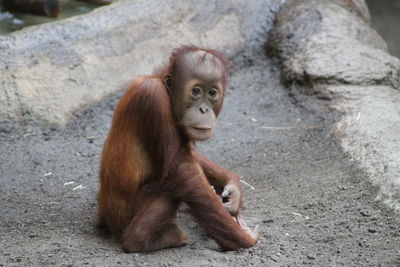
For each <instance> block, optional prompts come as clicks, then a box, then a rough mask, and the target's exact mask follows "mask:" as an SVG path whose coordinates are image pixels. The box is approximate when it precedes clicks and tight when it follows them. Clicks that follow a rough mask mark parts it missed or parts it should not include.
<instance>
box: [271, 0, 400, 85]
mask: <svg viewBox="0 0 400 267" xmlns="http://www.w3.org/2000/svg"><path fill="white" fill-rule="evenodd" d="M336 2H352V1H319V0H318V1H317V0H310V1H303V0H300V1H293V2H291V3H288V4H286V5H284V7H283V8H282V10H281V11H280V12H279V14H278V16H277V22H276V28H275V29H274V30H273V31H272V33H271V34H272V38H271V42H270V46H271V47H272V50H273V51H274V52H275V53H276V54H278V55H279V57H280V59H281V61H282V66H283V75H284V76H285V78H286V79H287V80H296V81H302V82H307V81H308V80H310V79H311V80H313V81H322V82H325V83H345V84H363V85H369V84H384V85H388V86H391V87H394V88H399V87H400V76H399V74H400V61H399V59H398V58H395V57H392V56H390V55H389V54H388V53H387V45H386V43H385V42H384V40H383V39H382V38H381V37H380V36H379V35H378V33H377V32H376V31H375V30H373V29H372V28H371V27H370V25H369V23H368V22H367V21H366V20H365V19H361V18H360V16H359V15H358V13H357V12H356V13H355V12H354V11H353V10H354V7H352V8H351V9H349V8H346V7H345V6H343V5H339V4H337V3H336ZM358 2H360V1H358ZM362 2H363V1H362ZM359 5H360V6H361V3H359ZM364 6H365V4H364ZM356 10H358V9H356Z"/></svg>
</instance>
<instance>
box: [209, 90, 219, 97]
mask: <svg viewBox="0 0 400 267" xmlns="http://www.w3.org/2000/svg"><path fill="white" fill-rule="evenodd" d="M208 94H209V95H210V96H216V95H217V90H215V89H212V90H210V91H209V92H208Z"/></svg>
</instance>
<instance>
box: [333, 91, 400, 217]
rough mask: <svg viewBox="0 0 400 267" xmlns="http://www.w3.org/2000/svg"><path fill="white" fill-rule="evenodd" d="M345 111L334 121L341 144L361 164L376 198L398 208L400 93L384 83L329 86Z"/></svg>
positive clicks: (399, 209)
mask: <svg viewBox="0 0 400 267" xmlns="http://www.w3.org/2000/svg"><path fill="white" fill-rule="evenodd" d="M329 90H330V91H332V92H334V93H336V94H337V95H339V96H340V99H339V100H338V102H337V104H336V107H337V109H338V110H340V111H344V112H345V113H346V116H343V117H342V118H341V119H340V121H339V122H337V123H336V127H337V133H338V135H339V136H341V135H343V136H341V138H340V144H341V146H342V147H343V149H344V151H346V152H348V153H349V154H350V155H351V156H352V158H353V159H354V160H356V161H357V162H360V163H361V166H362V168H363V169H364V170H366V171H367V172H368V173H369V175H370V177H371V179H372V181H373V182H374V184H375V185H377V186H379V187H380V188H381V192H380V194H378V196H377V199H378V200H382V201H383V202H384V203H386V204H387V205H389V206H390V207H392V208H394V209H396V210H398V211H400V93H399V92H398V91H396V90H393V88H390V87H386V86H330V87H329Z"/></svg>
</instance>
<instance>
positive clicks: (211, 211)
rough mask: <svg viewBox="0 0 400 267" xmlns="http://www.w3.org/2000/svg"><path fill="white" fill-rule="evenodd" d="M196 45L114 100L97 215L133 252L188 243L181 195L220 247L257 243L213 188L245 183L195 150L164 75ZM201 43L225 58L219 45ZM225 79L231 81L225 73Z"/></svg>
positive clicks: (168, 73) (222, 58)
mask: <svg viewBox="0 0 400 267" xmlns="http://www.w3.org/2000/svg"><path fill="white" fill-rule="evenodd" d="M197 50H199V48H196V47H183V48H180V49H176V50H175V51H174V52H173V53H172V55H171V59H170V64H169V65H168V66H166V67H165V68H163V70H162V71H160V72H159V73H158V74H156V75H154V76H140V77H138V78H136V79H135V80H134V81H133V82H132V84H131V85H130V86H129V88H128V90H127V91H126V93H125V95H124V96H123V97H122V98H121V100H120V102H119V103H118V105H117V107H116V110H115V113H114V117H113V121H112V126H111V130H110V132H109V135H108V137H107V140H106V142H105V145H104V149H103V153H102V158H101V166H100V190H99V192H98V216H99V220H100V223H102V224H103V225H105V226H106V227H107V228H108V230H109V231H110V232H111V233H112V234H113V235H115V236H119V237H121V238H122V242H123V246H124V249H125V250H126V251H128V252H132V251H139V252H145V251H153V250H157V249H162V248H166V247H175V246H181V245H183V244H185V242H186V237H185V235H184V234H183V233H182V232H181V231H180V230H179V229H178V227H177V226H176V224H175V219H174V218H175V214H176V210H177V208H178V206H179V204H180V203H181V202H182V201H183V202H185V203H187V204H188V206H189V207H190V208H191V210H192V213H193V215H194V217H195V218H196V219H197V221H198V222H199V224H200V225H201V226H202V227H203V228H204V229H205V231H206V232H207V233H208V234H209V235H210V236H211V237H212V238H214V239H215V240H216V242H217V243H218V244H219V245H220V247H221V248H222V249H224V250H231V249H237V248H247V247H250V246H253V245H254V244H255V243H256V240H255V239H254V238H253V237H252V236H250V235H249V234H248V233H246V231H244V230H243V229H242V228H241V226H240V225H239V224H238V223H237V222H236V221H235V220H234V219H233V218H232V216H231V215H230V214H229V212H228V211H227V210H226V209H225V208H224V206H223V205H222V203H221V201H220V200H219V199H218V197H217V195H216V194H215V193H214V191H213V190H212V189H211V187H210V183H211V184H212V185H214V186H215V188H216V190H217V193H220V192H221V191H222V190H223V187H224V186H225V185H226V184H227V183H228V182H230V183H234V184H236V185H237V186H238V187H240V184H239V178H238V177H237V176H236V175H235V174H233V173H231V172H229V171H227V170H225V169H223V168H221V167H219V166H218V165H216V164H214V163H212V162H211V161H209V160H207V159H206V158H204V157H203V156H201V155H200V154H199V153H197V152H195V151H194V150H192V147H191V146H192V145H191V140H189V138H188V137H187V136H185V134H183V132H182V131H181V129H179V127H178V126H177V125H176V123H175V121H174V115H173V114H172V111H171V110H172V109H171V105H170V99H169V95H168V92H167V90H166V88H165V86H164V83H163V81H164V78H165V77H166V76H167V75H171V79H172V80H173V79H174V77H175V76H176V74H175V73H174V72H176V70H177V65H179V63H178V62H179V60H180V58H181V57H182V56H183V55H184V54H185V53H188V52H192V51H197ZM201 50H204V51H206V52H207V53H211V54H212V55H214V56H215V57H216V58H217V59H219V60H220V61H221V62H222V63H223V64H224V65H226V60H225V59H224V57H223V56H222V54H220V53H219V52H216V51H214V50H205V49H201ZM173 81H174V80H173ZM222 82H223V84H224V85H225V84H226V75H225V74H224V77H223V78H222ZM175 90H176V89H175ZM218 108H220V107H218ZM207 179H208V180H207Z"/></svg>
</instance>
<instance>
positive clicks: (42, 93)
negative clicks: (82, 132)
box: [0, 0, 283, 125]
mask: <svg viewBox="0 0 400 267" xmlns="http://www.w3.org/2000/svg"><path fill="white" fill-rule="evenodd" d="M282 2H283V1H282V0H280V1H261V0H259V1H257V0H254V1H246V2H243V1H239V0H231V1H223V2H222V1H212V2H198V1H183V0H180V1H173V0H168V1H161V0H151V1H146V0H139V1H118V2H117V3H115V4H113V5H111V6H106V7H103V8H99V9H96V10H95V11H93V12H91V13H90V14H87V15H84V16H77V17H73V18H70V19H67V20H64V21H60V22H56V23H51V24H45V25H40V26H35V27H30V28H26V29H25V30H22V31H20V32H15V33H13V34H10V35H6V36H2V37H0V59H1V60H0V118H8V117H19V116H21V115H24V114H27V113H28V114H33V115H34V116H37V117H39V118H43V119H45V120H47V121H50V122H52V123H57V124H60V125H63V124H65V123H66V122H67V121H68V118H69V117H70V115H71V113H73V111H75V110H77V109H78V108H80V107H82V105H85V104H89V103H95V102H97V101H99V100H100V99H102V98H103V97H104V96H106V95H109V94H110V93H112V92H115V91H117V90H119V89H122V88H124V87H125V86H126V85H127V83H128V82H129V80H131V79H132V78H133V77H134V76H135V75H138V74H150V73H151V72H152V71H153V69H154V68H156V67H159V66H160V65H161V64H162V63H164V62H165V60H166V58H167V55H168V54H169V53H170V51H171V49H172V48H174V47H176V46H178V45H182V44H194V45H199V46H206V47H213V48H217V49H221V50H224V51H225V52H226V53H227V54H228V55H233V54H234V53H236V52H238V50H240V49H242V48H243V46H244V44H245V43H246V45H247V46H251V44H252V42H256V41H257V38H258V37H259V36H260V35H262V34H265V32H266V31H267V30H268V29H266V28H265V27H267V26H266V25H271V21H272V19H273V14H272V12H271V10H274V9H277V8H278V7H279V6H280V5H281V3H282Z"/></svg>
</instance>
